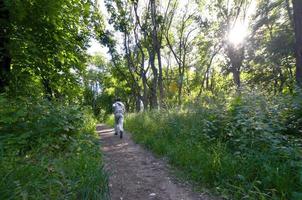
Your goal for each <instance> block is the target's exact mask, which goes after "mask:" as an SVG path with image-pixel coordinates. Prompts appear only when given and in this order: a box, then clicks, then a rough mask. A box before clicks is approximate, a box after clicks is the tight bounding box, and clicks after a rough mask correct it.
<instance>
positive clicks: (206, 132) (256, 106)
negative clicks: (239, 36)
mask: <svg viewBox="0 0 302 200" xmlns="http://www.w3.org/2000/svg"><path fill="white" fill-rule="evenodd" d="M301 100H302V98H301V96H299V95H296V96H295V97H294V98H293V97H286V96H279V97H274V98H270V97H266V96H265V95H261V94H256V93H246V94H242V95H241V96H240V97H233V98H229V99H226V98H215V99H214V98H204V99H203V100H202V101H201V102H202V103H201V104H199V105H194V106H189V107H187V109H184V110H182V111H175V110H174V111H165V112H147V113H141V114H132V115H129V116H128V117H127V119H126V129H127V130H128V131H131V133H132V134H133V137H134V139H135V140H136V141H137V142H139V143H142V144H143V145H144V146H146V147H147V148H149V149H151V150H152V151H154V152H155V153H156V154H158V155H163V156H166V157H167V158H168V159H169V162H170V163H171V164H172V165H174V166H175V167H177V168H178V169H180V170H181V171H183V172H184V174H185V175H186V176H187V177H188V178H189V179H191V180H194V181H195V182H197V183H199V184H200V185H201V186H205V187H208V188H212V189H214V190H215V191H217V192H218V193H219V194H220V195H222V196H224V197H227V198H229V199H283V200H288V199H291V200H298V199H302V160H301V159H302V153H301V146H299V145H301V134H302V133H301V130H302V129H301V125H302V123H301V120H302V110H301V105H302V101H301Z"/></svg>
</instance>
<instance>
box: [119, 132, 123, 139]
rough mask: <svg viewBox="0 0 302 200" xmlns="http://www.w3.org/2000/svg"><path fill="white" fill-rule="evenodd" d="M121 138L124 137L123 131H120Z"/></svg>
mask: <svg viewBox="0 0 302 200" xmlns="http://www.w3.org/2000/svg"><path fill="white" fill-rule="evenodd" d="M120 138H121V139H122V138H123V131H121V132H120Z"/></svg>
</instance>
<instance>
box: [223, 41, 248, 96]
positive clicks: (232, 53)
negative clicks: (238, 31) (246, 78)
mask: <svg viewBox="0 0 302 200" xmlns="http://www.w3.org/2000/svg"><path fill="white" fill-rule="evenodd" d="M227 54H228V57H229V59H230V64H231V69H230V71H231V72H232V74H233V80H234V84H235V86H236V89H237V92H238V91H240V88H241V80H240V69H241V66H242V63H243V60H244V47H241V48H235V47H233V46H231V45H229V46H228V50H227Z"/></svg>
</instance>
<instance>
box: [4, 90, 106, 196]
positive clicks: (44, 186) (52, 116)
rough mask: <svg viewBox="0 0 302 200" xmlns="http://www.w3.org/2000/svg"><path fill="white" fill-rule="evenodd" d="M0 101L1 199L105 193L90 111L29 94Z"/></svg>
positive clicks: (104, 177)
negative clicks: (29, 97) (25, 96)
mask: <svg viewBox="0 0 302 200" xmlns="http://www.w3.org/2000/svg"><path fill="white" fill-rule="evenodd" d="M0 103H1V105H5V107H4V106H3V107H2V106H1V107H0V115H1V118H0V133H1V135H0V176H1V179H0V199H87V200H88V199H89V200H90V199H108V181H107V175H106V174H105V172H104V170H103V163H102V155H101V153H100V150H99V143H98V138H97V135H96V134H95V124H96V121H95V120H94V119H93V117H92V114H91V113H90V112H88V111H87V110H86V109H82V108H81V107H79V106H76V105H62V104H60V103H56V102H52V103H50V102H47V101H41V100H40V101H38V100H32V99H27V98H26V99H23V100H22V101H21V100H20V99H19V100H11V99H7V98H5V97H3V96H0Z"/></svg>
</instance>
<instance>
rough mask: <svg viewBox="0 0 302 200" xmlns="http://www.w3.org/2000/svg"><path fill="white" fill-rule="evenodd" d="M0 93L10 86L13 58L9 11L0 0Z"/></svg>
mask: <svg viewBox="0 0 302 200" xmlns="http://www.w3.org/2000/svg"><path fill="white" fill-rule="evenodd" d="M0 10H1V12H0V21H1V26H2V27H1V29H0V93H3V92H5V88H6V87H7V86H9V76H10V64H11V57H10V54H9V49H8V42H9V36H8V25H9V11H8V10H7V8H6V7H5V5H4V0H0Z"/></svg>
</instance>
